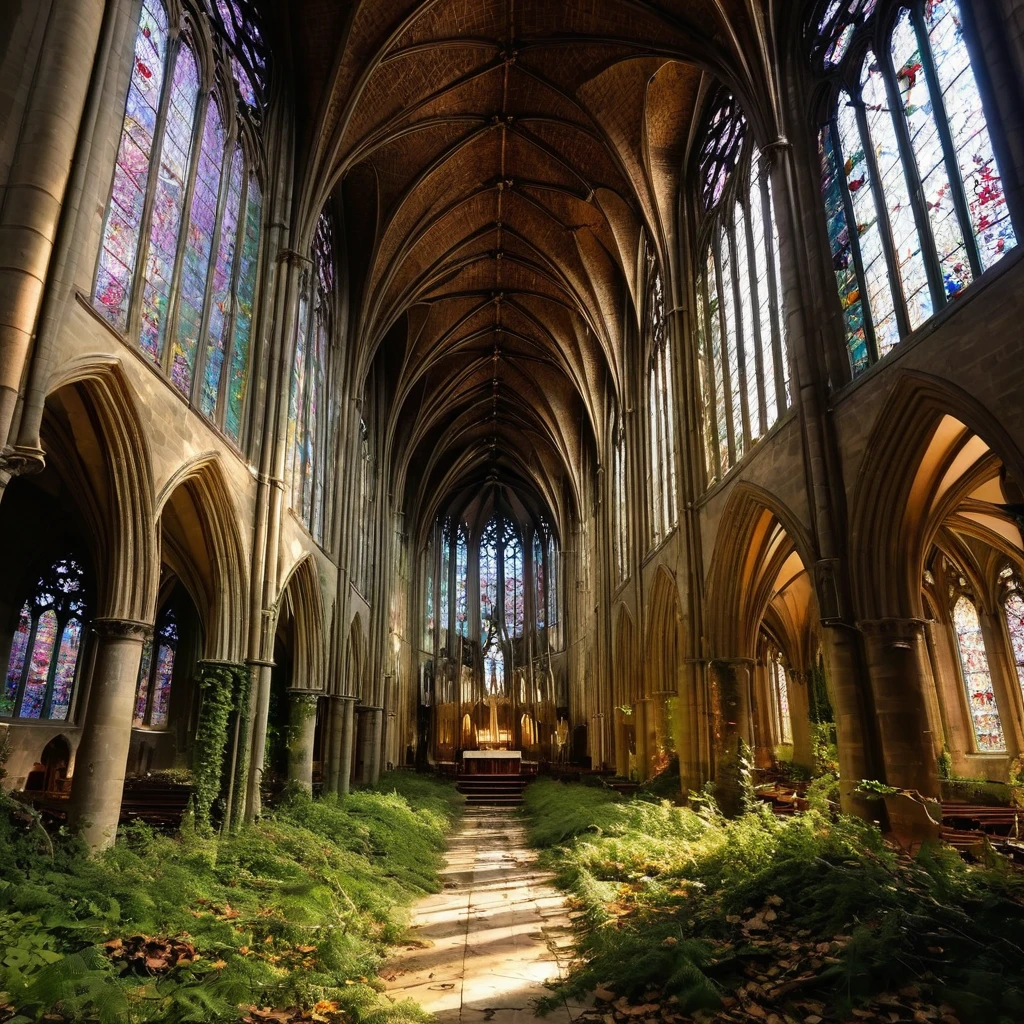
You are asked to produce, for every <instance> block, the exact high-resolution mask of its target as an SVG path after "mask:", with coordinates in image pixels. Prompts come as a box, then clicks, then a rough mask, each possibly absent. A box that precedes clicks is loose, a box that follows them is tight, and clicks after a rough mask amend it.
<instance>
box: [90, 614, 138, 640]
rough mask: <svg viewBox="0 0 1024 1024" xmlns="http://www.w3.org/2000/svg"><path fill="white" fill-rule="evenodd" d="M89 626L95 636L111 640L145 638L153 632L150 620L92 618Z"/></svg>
mask: <svg viewBox="0 0 1024 1024" xmlns="http://www.w3.org/2000/svg"><path fill="white" fill-rule="evenodd" d="M89 628H90V629H91V630H92V631H93V632H94V633H95V634H96V635H97V636H101V637H108V638H110V639H112V640H136V639H137V640H145V639H146V637H148V636H150V635H152V633H153V624H152V623H151V622H139V621H138V620H136V619H113V618H99V619H93V620H92V622H91V623H90V627H89Z"/></svg>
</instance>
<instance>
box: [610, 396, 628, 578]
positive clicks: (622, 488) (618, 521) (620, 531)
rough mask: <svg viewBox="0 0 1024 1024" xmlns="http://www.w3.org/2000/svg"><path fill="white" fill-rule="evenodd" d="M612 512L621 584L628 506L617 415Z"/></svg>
mask: <svg viewBox="0 0 1024 1024" xmlns="http://www.w3.org/2000/svg"><path fill="white" fill-rule="evenodd" d="M611 446H612V511H613V515H614V519H615V522H614V524H613V529H614V538H615V571H616V574H617V579H618V581H619V582H620V583H621V582H623V581H624V580H626V579H627V578H628V576H629V557H630V547H629V504H628V502H627V500H626V496H627V488H628V486H629V485H628V476H627V463H626V431H625V425H624V424H623V422H622V419H621V417H620V416H619V414H616V415H615V416H614V417H613V418H612V438H611Z"/></svg>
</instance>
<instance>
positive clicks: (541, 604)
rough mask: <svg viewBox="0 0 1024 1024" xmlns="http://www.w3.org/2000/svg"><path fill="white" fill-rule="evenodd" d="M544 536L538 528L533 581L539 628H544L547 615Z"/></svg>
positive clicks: (534, 552) (534, 547) (535, 540)
mask: <svg viewBox="0 0 1024 1024" xmlns="http://www.w3.org/2000/svg"><path fill="white" fill-rule="evenodd" d="M544 580H545V576H544V536H543V534H542V533H541V532H540V530H537V531H536V532H535V533H534V535H533V582H534V600H535V601H536V602H537V628H538V629H543V628H544V626H545V624H546V622H547V616H546V614H545V609H546V605H547V588H546V587H545V584H544Z"/></svg>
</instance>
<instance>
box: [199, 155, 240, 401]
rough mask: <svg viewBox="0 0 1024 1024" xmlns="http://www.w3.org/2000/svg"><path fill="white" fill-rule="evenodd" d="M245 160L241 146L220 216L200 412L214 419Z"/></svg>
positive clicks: (230, 300)
mask: <svg viewBox="0 0 1024 1024" xmlns="http://www.w3.org/2000/svg"><path fill="white" fill-rule="evenodd" d="M243 165H244V159H243V157H242V147H241V146H237V147H236V148H235V155H234V156H233V157H232V160H231V170H230V172H229V177H228V194H227V198H226V200H225V204H224V211H223V213H222V215H221V228H220V242H219V244H218V246H217V258H216V260H214V263H213V293H212V295H211V297H210V313H209V323H208V324H207V328H206V365H205V368H204V370H203V384H202V389H201V390H200V392H199V411H200V412H202V413H203V414H204V415H206V416H212V415H213V414H214V413H215V412H216V411H217V398H218V396H219V394H220V375H221V371H222V369H223V368H224V353H225V348H226V347H227V343H228V341H229V340H230V339H229V336H228V332H229V330H230V327H231V311H232V296H233V289H232V285H233V284H234V274H235V246H236V245H237V243H238V215H239V207H240V204H241V202H242V184H243V177H242V175H243V170H244V166H243Z"/></svg>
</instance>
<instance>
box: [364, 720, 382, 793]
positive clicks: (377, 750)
mask: <svg viewBox="0 0 1024 1024" xmlns="http://www.w3.org/2000/svg"><path fill="white" fill-rule="evenodd" d="M369 710H370V712H371V715H370V729H369V737H370V762H369V765H370V771H369V780H368V781H369V783H370V785H371V786H376V785H377V783H378V782H379V781H380V772H381V760H382V756H383V753H384V750H383V747H384V709H383V708H370V709H369Z"/></svg>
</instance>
